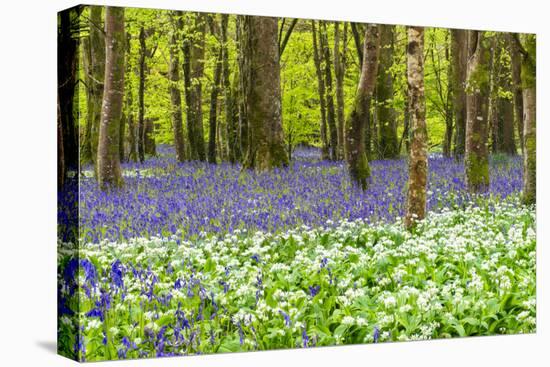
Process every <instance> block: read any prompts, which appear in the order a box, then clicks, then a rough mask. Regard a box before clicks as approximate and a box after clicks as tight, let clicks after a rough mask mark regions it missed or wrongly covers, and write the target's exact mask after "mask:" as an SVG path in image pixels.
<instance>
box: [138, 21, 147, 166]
mask: <svg viewBox="0 0 550 367" xmlns="http://www.w3.org/2000/svg"><path fill="white" fill-rule="evenodd" d="M145 40H146V35H145V28H144V27H143V26H142V27H141V29H140V31H139V46H140V47H139V89H138V141H137V146H138V157H139V161H140V162H141V163H143V162H144V161H145V130H146V127H145V103H144V98H145V67H146V65H145V57H146V56H147V45H146V44H145Z"/></svg>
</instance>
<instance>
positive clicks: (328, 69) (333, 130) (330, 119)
mask: <svg viewBox="0 0 550 367" xmlns="http://www.w3.org/2000/svg"><path fill="white" fill-rule="evenodd" d="M319 38H320V44H321V59H322V65H323V66H324V69H325V70H324V71H325V86H326V89H325V96H326V102H327V123H328V127H329V131H330V159H331V160H333V161H334V160H336V159H337V151H338V129H337V127H336V116H335V110H334V92H333V89H332V62H331V57H330V48H329V44H328V36H327V25H326V22H324V21H321V22H320V26H319Z"/></svg>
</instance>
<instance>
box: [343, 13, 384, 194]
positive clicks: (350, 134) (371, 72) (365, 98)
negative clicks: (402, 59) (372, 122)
mask: <svg viewBox="0 0 550 367" xmlns="http://www.w3.org/2000/svg"><path fill="white" fill-rule="evenodd" d="M379 49H380V37H379V31H378V26H377V25H376V24H368V25H367V29H366V31H365V40H364V44H363V62H362V65H363V67H362V69H361V77H360V79H359V85H358V88H357V93H356V95H355V101H354V103H353V107H352V110H351V113H350V114H349V116H348V118H347V119H346V134H345V136H346V154H347V162H348V169H349V174H350V178H351V181H352V184H354V185H357V186H359V187H361V189H363V190H365V189H366V188H367V179H368V178H369V176H370V168H369V162H368V159H367V154H366V151H365V130H366V128H367V120H368V118H369V108H370V101H371V98H372V93H373V91H374V86H375V83H376V75H377V71H378V55H379Z"/></svg>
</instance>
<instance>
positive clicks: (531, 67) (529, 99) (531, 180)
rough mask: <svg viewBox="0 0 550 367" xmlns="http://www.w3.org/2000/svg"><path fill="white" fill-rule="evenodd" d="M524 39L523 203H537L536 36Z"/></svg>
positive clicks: (522, 66)
mask: <svg viewBox="0 0 550 367" xmlns="http://www.w3.org/2000/svg"><path fill="white" fill-rule="evenodd" d="M523 37H524V42H523V44H524V46H523V59H522V63H521V84H522V85H521V87H522V93H523V138H524V140H525V141H524V143H523V202H524V203H525V204H526V205H531V204H536V202H537V120H536V117H537V108H536V102H537V89H536V87H537V85H536V60H537V55H536V36H535V35H534V34H526V35H524V36H523Z"/></svg>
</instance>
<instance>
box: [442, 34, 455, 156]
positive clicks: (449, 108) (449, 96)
mask: <svg viewBox="0 0 550 367" xmlns="http://www.w3.org/2000/svg"><path fill="white" fill-rule="evenodd" d="M449 33H450V32H449ZM449 33H446V35H445V60H446V61H447V70H446V72H447V81H448V83H447V91H446V94H445V95H444V92H443V83H442V82H441V81H440V83H439V88H440V91H441V92H440V93H441V96H442V97H443V96H444V98H442V103H443V104H444V108H445V138H444V141H443V155H444V156H445V157H447V158H449V157H451V150H452V142H453V129H454V126H453V115H454V108H453V87H452V86H451V85H450V83H452V80H453V63H452V60H451V55H450V53H451V52H450V46H449V42H448V34H449ZM439 74H441V71H440V72H439Z"/></svg>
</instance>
